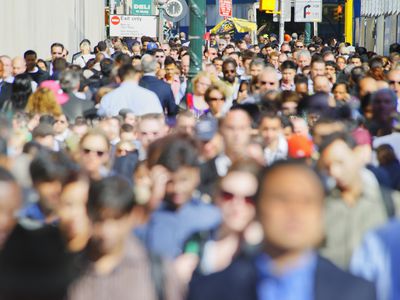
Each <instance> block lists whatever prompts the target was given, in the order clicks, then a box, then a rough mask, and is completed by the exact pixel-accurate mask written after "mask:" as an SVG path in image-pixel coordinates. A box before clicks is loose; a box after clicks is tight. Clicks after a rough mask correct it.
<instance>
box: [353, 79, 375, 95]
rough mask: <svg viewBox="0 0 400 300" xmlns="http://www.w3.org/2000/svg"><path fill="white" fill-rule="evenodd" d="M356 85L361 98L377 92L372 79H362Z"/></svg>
mask: <svg viewBox="0 0 400 300" xmlns="http://www.w3.org/2000/svg"><path fill="white" fill-rule="evenodd" d="M358 85H359V93H360V97H361V98H362V97H364V96H365V95H367V94H368V93H370V94H372V93H374V92H376V91H377V90H378V85H377V82H376V80H375V79H373V78H372V77H366V78H362V79H361V80H360V82H359V84H358Z"/></svg>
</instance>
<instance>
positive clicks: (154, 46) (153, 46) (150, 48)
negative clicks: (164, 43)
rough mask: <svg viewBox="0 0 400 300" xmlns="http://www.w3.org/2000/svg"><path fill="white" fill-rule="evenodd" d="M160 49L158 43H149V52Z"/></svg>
mask: <svg viewBox="0 0 400 300" xmlns="http://www.w3.org/2000/svg"><path fill="white" fill-rule="evenodd" d="M157 48H158V47H157V44H156V43H154V42H148V43H147V50H154V49H157Z"/></svg>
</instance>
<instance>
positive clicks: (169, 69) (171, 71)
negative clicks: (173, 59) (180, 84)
mask: <svg viewBox="0 0 400 300" xmlns="http://www.w3.org/2000/svg"><path fill="white" fill-rule="evenodd" d="M165 74H166V75H168V76H170V77H173V76H174V75H175V74H176V66H175V64H169V65H166V66H165Z"/></svg>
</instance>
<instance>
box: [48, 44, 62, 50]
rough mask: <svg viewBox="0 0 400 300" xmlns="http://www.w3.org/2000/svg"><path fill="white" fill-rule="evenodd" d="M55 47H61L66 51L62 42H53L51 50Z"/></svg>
mask: <svg viewBox="0 0 400 300" xmlns="http://www.w3.org/2000/svg"><path fill="white" fill-rule="evenodd" d="M54 47H61V49H62V51H64V45H63V44H61V43H53V44H51V46H50V50H53V48H54Z"/></svg>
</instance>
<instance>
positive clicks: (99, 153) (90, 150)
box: [83, 148, 106, 157]
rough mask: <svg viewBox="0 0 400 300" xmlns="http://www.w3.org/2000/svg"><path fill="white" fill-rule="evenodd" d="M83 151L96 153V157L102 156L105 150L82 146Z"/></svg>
mask: <svg viewBox="0 0 400 300" xmlns="http://www.w3.org/2000/svg"><path fill="white" fill-rule="evenodd" d="M83 153H85V154H89V153H96V154H97V156H98V157H102V156H103V155H104V154H105V153H106V152H105V151H99V150H92V149H89V148H83Z"/></svg>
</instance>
